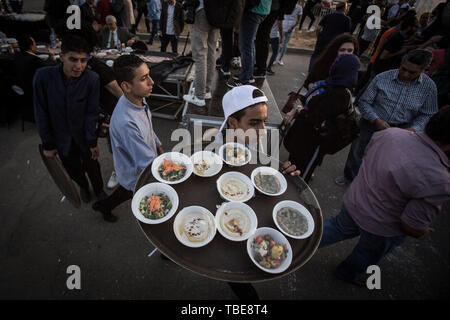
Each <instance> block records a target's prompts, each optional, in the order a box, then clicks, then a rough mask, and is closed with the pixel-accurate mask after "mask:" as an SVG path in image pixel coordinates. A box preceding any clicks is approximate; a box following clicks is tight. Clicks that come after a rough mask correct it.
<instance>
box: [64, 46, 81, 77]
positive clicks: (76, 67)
mask: <svg viewBox="0 0 450 320" xmlns="http://www.w3.org/2000/svg"><path fill="white" fill-rule="evenodd" d="M61 62H62V64H63V71H64V74H65V76H66V77H67V78H68V79H71V78H79V77H81V75H82V74H83V72H84V70H85V69H86V65H87V53H85V52H73V51H69V52H66V53H61Z"/></svg>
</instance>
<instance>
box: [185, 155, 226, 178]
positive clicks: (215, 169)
mask: <svg viewBox="0 0 450 320" xmlns="http://www.w3.org/2000/svg"><path fill="white" fill-rule="evenodd" d="M191 162H192V165H193V172H194V174H195V175H197V176H199V177H205V178H206V177H212V176H215V175H216V174H218V173H219V172H220V170H222V166H223V162H222V159H221V158H220V157H219V156H218V155H217V154H215V153H214V152H211V151H198V152H196V153H194V154H193V155H192V156H191Z"/></svg>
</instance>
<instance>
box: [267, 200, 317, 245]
mask: <svg viewBox="0 0 450 320" xmlns="http://www.w3.org/2000/svg"><path fill="white" fill-rule="evenodd" d="M284 207H290V208H293V209H295V210H297V211H299V212H300V213H301V214H302V215H303V216H304V217H305V218H306V220H307V221H308V231H306V232H305V233H304V234H302V235H300V236H295V235H292V234H289V233H288V232H287V231H286V230H284V229H283V228H281V226H280V224H279V223H278V221H277V213H278V211H279V210H280V209H282V208H284ZM272 217H273V221H274V222H275V224H276V226H277V228H278V229H280V231H281V232H283V233H284V234H285V235H287V236H288V237H291V238H294V239H305V238H308V237H309V236H310V235H311V234H312V232H313V231H314V219H313V217H312V215H311V213H309V211H308V209H306V208H305V207H304V206H302V205H301V204H300V203H298V202H295V201H291V200H284V201H281V202H278V203H277V204H276V205H275V207H274V208H273V212H272Z"/></svg>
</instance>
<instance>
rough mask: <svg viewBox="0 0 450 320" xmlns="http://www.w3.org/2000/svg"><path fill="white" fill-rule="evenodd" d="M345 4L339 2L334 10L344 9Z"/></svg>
mask: <svg viewBox="0 0 450 320" xmlns="http://www.w3.org/2000/svg"><path fill="white" fill-rule="evenodd" d="M346 5H347V2H339V3H338V4H337V5H336V10H342V9H345V6H346Z"/></svg>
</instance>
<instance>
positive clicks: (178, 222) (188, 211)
mask: <svg viewBox="0 0 450 320" xmlns="http://www.w3.org/2000/svg"><path fill="white" fill-rule="evenodd" d="M194 214H198V215H199V216H200V217H201V218H203V219H205V221H207V223H208V225H209V232H208V235H207V236H206V238H205V239H204V240H203V241H199V242H195V241H189V239H188V238H187V237H186V236H185V235H184V236H183V232H182V230H183V229H184V228H183V225H184V219H185V218H187V217H188V216H189V215H194ZM216 231H217V227H216V221H215V219H214V215H213V214H212V213H211V212H210V211H209V210H208V209H206V208H203V207H200V206H190V207H186V208H184V209H183V210H181V211H180V212H179V213H178V214H177V216H176V217H175V220H174V222H173V232H174V233H175V237H176V238H177V239H178V241H180V242H181V243H182V244H184V245H185V246H187V247H191V248H199V247H203V246H205V245H207V244H208V243H210V242H211V241H212V240H213V239H214V236H215V235H216Z"/></svg>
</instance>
